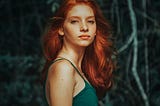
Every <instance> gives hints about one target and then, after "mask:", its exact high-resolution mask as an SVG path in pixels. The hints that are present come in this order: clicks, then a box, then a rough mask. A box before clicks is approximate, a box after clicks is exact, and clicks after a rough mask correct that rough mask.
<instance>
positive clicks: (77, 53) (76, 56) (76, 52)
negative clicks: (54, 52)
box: [58, 46, 85, 68]
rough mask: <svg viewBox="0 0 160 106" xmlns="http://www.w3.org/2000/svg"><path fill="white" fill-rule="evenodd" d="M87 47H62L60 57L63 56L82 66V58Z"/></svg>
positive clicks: (79, 66)
mask: <svg viewBox="0 0 160 106" xmlns="http://www.w3.org/2000/svg"><path fill="white" fill-rule="evenodd" d="M84 52H85V48H84V47H81V48H79V47H77V48H74V49H73V48H67V47H64V46H63V47H62V50H61V51H60V52H59V55H58V57H63V58H66V59H69V60H70V61H72V62H73V63H74V64H75V65H76V66H77V67H78V68H81V63H82V59H83V56H84Z"/></svg>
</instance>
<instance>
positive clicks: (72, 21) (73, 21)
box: [71, 20, 79, 24]
mask: <svg viewBox="0 0 160 106" xmlns="http://www.w3.org/2000/svg"><path fill="white" fill-rule="evenodd" d="M77 22H79V21H78V20H71V24H75V23H77Z"/></svg>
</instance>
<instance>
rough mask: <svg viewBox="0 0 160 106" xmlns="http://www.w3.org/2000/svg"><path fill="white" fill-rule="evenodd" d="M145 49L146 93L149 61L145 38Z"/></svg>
mask: <svg viewBox="0 0 160 106" xmlns="http://www.w3.org/2000/svg"><path fill="white" fill-rule="evenodd" d="M144 42H145V49H144V53H145V72H146V92H147V94H148V93H149V88H150V87H149V85H150V83H149V61H148V39H147V38H145V41H144Z"/></svg>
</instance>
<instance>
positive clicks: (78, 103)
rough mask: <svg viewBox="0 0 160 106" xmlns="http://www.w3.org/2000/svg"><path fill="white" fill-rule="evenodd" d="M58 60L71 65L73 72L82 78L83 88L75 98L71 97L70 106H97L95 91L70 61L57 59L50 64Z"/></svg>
mask: <svg viewBox="0 0 160 106" xmlns="http://www.w3.org/2000/svg"><path fill="white" fill-rule="evenodd" d="M58 60H67V61H68V62H69V63H71V65H72V66H73V68H74V69H75V71H76V72H77V73H78V74H79V75H80V76H81V77H82V79H83V80H84V82H85V87H84V88H83V89H82V90H81V91H80V92H79V93H78V94H77V95H76V96H75V97H73V103H72V106H98V98H97V95H96V91H95V89H94V88H93V87H92V85H90V84H89V83H88V82H87V81H86V80H85V79H84V78H83V76H82V75H81V74H80V72H79V71H78V69H77V68H76V66H75V65H74V64H73V63H72V62H71V61H70V60H68V59H65V58H58V59H56V60H54V61H53V62H52V63H54V62H56V61H58Z"/></svg>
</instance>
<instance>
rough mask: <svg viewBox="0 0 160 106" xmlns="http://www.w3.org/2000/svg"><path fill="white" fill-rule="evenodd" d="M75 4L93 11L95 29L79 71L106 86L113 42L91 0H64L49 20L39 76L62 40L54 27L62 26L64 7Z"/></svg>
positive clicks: (111, 68)
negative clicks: (44, 61)
mask: <svg viewBox="0 0 160 106" xmlns="http://www.w3.org/2000/svg"><path fill="white" fill-rule="evenodd" d="M78 4H84V5H87V6H90V7H91V8H92V9H93V11H94V14H95V19H96V25H97V32H96V37H95V40H94V41H93V43H92V44H91V45H89V46H88V47H87V48H86V51H85V54H84V58H83V60H82V71H83V72H84V73H85V75H86V77H87V78H88V80H89V81H90V83H91V84H92V85H93V86H94V87H95V88H96V89H97V91H98V90H99V89H101V90H105V91H106V90H107V89H108V88H109V87H110V86H111V82H112V71H113V69H114V62H113V60H112V55H114V49H113V43H112V41H111V39H110V37H111V27H110V25H109V24H108V22H107V21H106V19H105V18H104V16H103V15H102V12H101V11H100V8H99V7H98V6H97V4H96V3H95V2H94V1H93V0H65V1H64V3H63V4H62V5H61V7H60V8H59V9H58V11H57V12H56V14H55V17H53V18H52V19H51V21H50V22H49V25H48V26H49V27H48V29H47V31H46V33H45V35H44V36H43V48H44V55H45V58H46V64H45V66H44V70H43V76H44V77H43V79H44V80H45V79H46V74H47V70H48V67H49V65H50V63H51V61H53V60H54V59H55V58H56V57H57V55H58V53H59V51H60V50H61V48H62V46H63V40H62V38H61V36H59V34H58V30H59V29H60V28H61V27H62V26H63V23H64V20H65V18H66V16H67V13H68V11H70V9H71V8H72V7H73V6H75V5H78Z"/></svg>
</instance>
